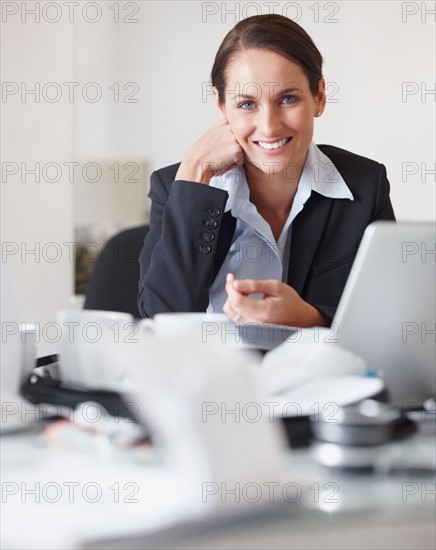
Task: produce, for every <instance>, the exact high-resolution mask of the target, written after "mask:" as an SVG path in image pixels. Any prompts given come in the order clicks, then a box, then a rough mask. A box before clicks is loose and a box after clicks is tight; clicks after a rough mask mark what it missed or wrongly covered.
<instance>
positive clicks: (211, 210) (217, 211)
mask: <svg viewBox="0 0 436 550" xmlns="http://www.w3.org/2000/svg"><path fill="white" fill-rule="evenodd" d="M209 214H210V215H211V216H212V217H213V218H218V216H219V215H220V214H221V210H220V209H219V208H209Z"/></svg>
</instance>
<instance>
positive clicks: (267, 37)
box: [211, 14, 323, 103]
mask: <svg viewBox="0 0 436 550" xmlns="http://www.w3.org/2000/svg"><path fill="white" fill-rule="evenodd" d="M250 48H258V49H265V50H271V51H274V52H276V53H279V54H281V55H283V56H284V57H286V58H288V59H290V60H291V61H293V62H294V63H297V64H298V65H300V67H301V68H302V69H303V71H304V74H305V75H306V76H307V78H308V80H309V87H310V91H311V92H312V94H313V95H315V94H316V93H317V92H318V82H319V79H320V78H321V77H322V62H323V59H322V56H321V54H320V52H319V50H318V48H317V47H316V46H315V44H314V43H313V40H312V39H311V38H310V36H309V35H308V34H307V32H306V31H305V30H304V29H303V28H302V27H300V25H297V23H295V22H294V21H292V20H291V19H288V18H287V17H284V16H283V15H278V14H267V15H253V16H252V17H248V18H247V19H243V20H242V21H239V23H237V25H235V27H233V29H232V30H231V31H230V32H229V33H228V34H227V35H226V36H225V38H224V40H223V41H222V43H221V46H220V47H219V49H218V52H217V54H216V56H215V61H214V64H213V67H212V72H211V80H212V86H215V88H216V89H217V90H218V96H219V100H220V101H221V103H224V102H225V99H224V98H225V86H226V69H227V66H228V64H229V62H230V61H231V59H232V58H233V56H234V55H236V54H237V53H239V52H242V51H244V50H248V49H250Z"/></svg>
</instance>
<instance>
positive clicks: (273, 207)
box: [244, 162, 304, 241]
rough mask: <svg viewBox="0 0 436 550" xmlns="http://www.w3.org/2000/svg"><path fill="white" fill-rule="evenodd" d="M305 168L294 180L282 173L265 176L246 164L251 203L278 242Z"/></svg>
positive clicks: (293, 177) (293, 175)
mask: <svg viewBox="0 0 436 550" xmlns="http://www.w3.org/2000/svg"><path fill="white" fill-rule="evenodd" d="M303 166H304V162H303V164H302V166H301V167H300V166H299V167H298V168H299V170H298V173H297V174H296V175H295V170H294V171H293V174H292V179H291V178H290V177H286V174H284V173H282V172H280V173H277V174H265V173H264V172H261V171H260V170H259V168H257V167H256V166H253V165H250V164H249V163H245V164H244V168H245V173H246V175H247V183H248V187H249V189H250V201H251V202H252V203H253V204H254V205H255V206H256V208H257V211H258V212H259V214H260V215H261V216H262V217H263V218H264V219H265V220H266V221H267V222H268V223H269V225H270V227H271V230H272V233H273V235H274V238H275V240H276V241H277V240H278V238H279V237H280V234H281V232H282V230H283V227H284V225H285V223H286V220H287V219H288V216H289V212H290V211H291V208H292V203H293V201H294V197H295V194H296V192H297V188H298V182H299V181H300V176H301V172H302V169H303Z"/></svg>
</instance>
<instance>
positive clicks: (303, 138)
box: [217, 49, 325, 180]
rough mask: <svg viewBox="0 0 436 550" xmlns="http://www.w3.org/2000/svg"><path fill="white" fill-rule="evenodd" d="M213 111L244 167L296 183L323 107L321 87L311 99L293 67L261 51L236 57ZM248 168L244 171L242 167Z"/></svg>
mask: <svg viewBox="0 0 436 550" xmlns="http://www.w3.org/2000/svg"><path fill="white" fill-rule="evenodd" d="M217 105H218V108H219V109H220V110H221V112H222V113H223V114H224V115H225V117H226V118H227V121H228V123H229V125H230V127H231V129H232V131H233V133H234V135H235V137H236V140H237V141H238V142H239V144H240V145H241V147H242V149H243V150H244V155H245V165H246V167H247V161H248V165H249V164H250V163H251V164H254V165H255V167H256V170H259V169H260V170H261V171H262V172H263V173H265V174H268V175H272V174H274V175H278V174H279V173H282V174H283V176H284V177H285V179H287V180H289V179H294V178H295V179H297V180H298V178H299V176H300V173H301V169H302V167H303V165H304V161H305V159H306V153H307V149H308V147H309V144H310V142H311V140H312V136H313V120H314V117H315V116H317V115H318V113H320V112H322V111H323V109H324V105H325V83H324V80H323V79H321V80H320V85H319V92H318V93H317V95H316V96H315V97H314V96H313V95H312V93H311V91H310V88H309V80H308V78H307V76H306V75H305V74H304V72H303V70H302V69H301V67H300V66H299V65H297V64H296V63H294V62H292V61H290V60H289V59H287V58H286V57H284V56H282V55H280V54H278V53H275V52H272V51H269V50H264V49H249V50H246V51H244V52H241V53H239V54H237V55H236V56H235V57H234V58H233V59H232V60H231V61H230V63H229V64H228V66H227V70H226V90H225V102H224V104H220V103H219V102H217ZM248 167H249V166H248Z"/></svg>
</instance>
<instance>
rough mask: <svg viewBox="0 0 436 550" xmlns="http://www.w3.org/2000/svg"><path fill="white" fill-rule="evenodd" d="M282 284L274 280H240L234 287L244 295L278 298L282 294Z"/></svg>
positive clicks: (234, 283)
mask: <svg viewBox="0 0 436 550" xmlns="http://www.w3.org/2000/svg"><path fill="white" fill-rule="evenodd" d="M281 285H282V283H281V282H280V281H276V280H274V279H268V280H258V279H238V280H235V281H234V282H233V286H234V288H235V289H236V290H238V291H239V292H242V293H244V294H264V295H265V296H277V295H278V294H280V290H281Z"/></svg>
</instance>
